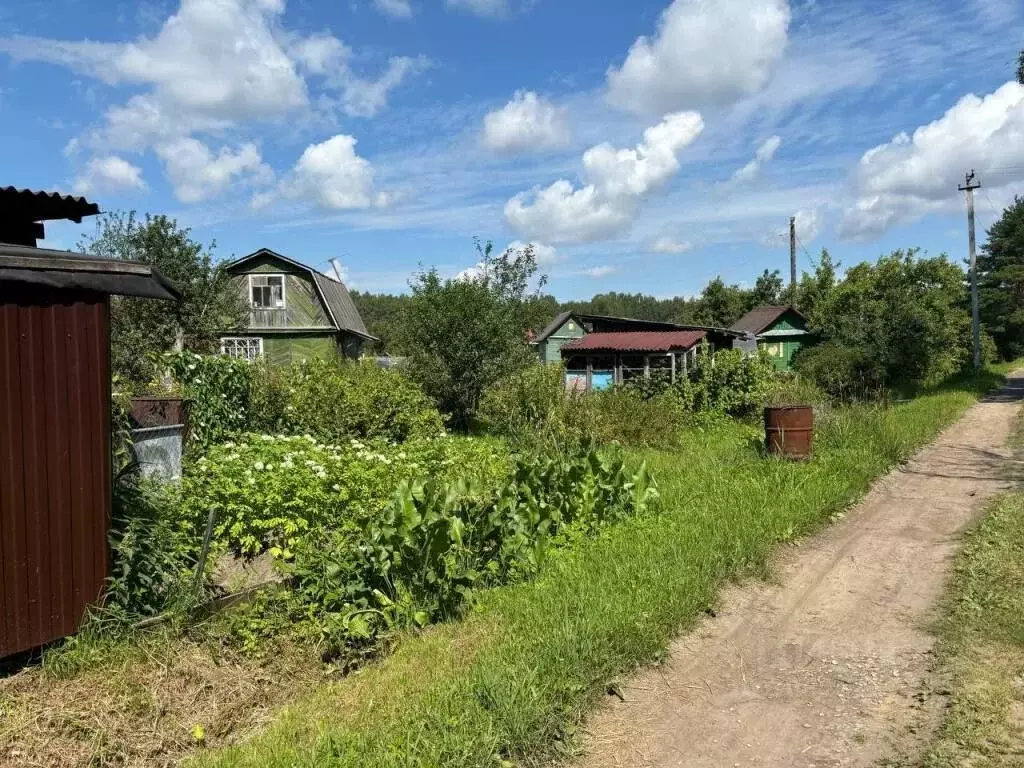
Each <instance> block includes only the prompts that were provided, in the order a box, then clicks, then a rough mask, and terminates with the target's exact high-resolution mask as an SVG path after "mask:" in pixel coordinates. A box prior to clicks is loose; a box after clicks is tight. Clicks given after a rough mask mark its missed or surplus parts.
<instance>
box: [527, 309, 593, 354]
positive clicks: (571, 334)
mask: <svg viewBox="0 0 1024 768" xmlns="http://www.w3.org/2000/svg"><path fill="white" fill-rule="evenodd" d="M570 326H571V327H570ZM585 335H586V331H584V330H583V329H582V328H581V327H580V324H579V323H577V322H576V320H574V319H573V318H569V319H568V320H566V321H565V322H564V323H562V325H561V326H560V327H559V328H558V330H557V331H555V332H554V333H552V334H551V335H550V336H548V337H547V338H546V339H544V341H542V342H540V343H539V344H538V345H537V351H538V353H539V354H540V359H541V361H542V362H545V363H560V362H562V347H563V346H564V345H565V344H568V343H569V342H570V341H573V340H575V339H581V338H583V337H584V336H585Z"/></svg>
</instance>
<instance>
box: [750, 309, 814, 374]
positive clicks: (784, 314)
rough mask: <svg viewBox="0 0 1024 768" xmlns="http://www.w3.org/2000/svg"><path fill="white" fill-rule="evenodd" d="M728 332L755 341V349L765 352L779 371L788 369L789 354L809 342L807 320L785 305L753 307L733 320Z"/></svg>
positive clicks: (790, 365)
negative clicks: (730, 331) (736, 333)
mask: <svg viewBox="0 0 1024 768" xmlns="http://www.w3.org/2000/svg"><path fill="white" fill-rule="evenodd" d="M731 330H733V331H737V332H739V333H742V334H744V335H745V336H746V337H747V338H751V337H752V338H754V339H756V341H757V348H758V350H763V351H765V352H767V353H768V355H769V356H770V357H771V358H772V361H773V362H774V363H775V369H776V370H779V371H789V370H792V367H793V355H795V354H796V353H797V352H798V351H799V350H801V349H803V348H804V347H806V346H808V345H809V344H810V343H811V341H812V336H811V334H810V332H809V331H808V330H807V318H806V317H804V316H803V315H802V314H801V313H800V312H799V311H797V310H796V309H795V308H794V307H788V306H775V305H768V304H766V305H764V306H760V307H755V308H754V309H752V310H750V311H749V312H747V314H745V315H744V316H743V317H741V318H740V319H739V320H737V321H736V322H735V323H734V324H733V326H732V329H731Z"/></svg>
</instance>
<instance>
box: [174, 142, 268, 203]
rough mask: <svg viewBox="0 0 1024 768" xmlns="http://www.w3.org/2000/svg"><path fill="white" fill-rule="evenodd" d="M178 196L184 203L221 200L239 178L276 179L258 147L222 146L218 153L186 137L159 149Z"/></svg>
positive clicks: (247, 145) (255, 179)
mask: <svg viewBox="0 0 1024 768" xmlns="http://www.w3.org/2000/svg"><path fill="white" fill-rule="evenodd" d="M156 154H157V156H158V157H159V158H160V159H161V160H162V161H163V163H164V168H165V169H166V171H167V178H168V179H169V180H170V182H171V184H172V185H173V186H174V195H175V197H177V198H178V200H180V201H181V202H183V203H198V202H202V201H203V200H209V199H210V198H213V197H217V196H218V195H220V194H222V193H223V192H224V190H226V189H227V188H228V187H229V186H231V184H232V183H233V182H234V181H235V180H236V179H239V178H244V179H247V180H249V181H265V180H269V178H271V177H272V176H273V172H272V171H271V170H270V168H269V167H268V166H267V165H265V164H264V163H263V160H262V158H261V157H260V151H259V149H258V148H257V147H256V145H255V144H243V145H242V146H240V147H238V149H236V150H232V149H230V148H228V147H222V148H221V150H220V152H218V153H217V154H214V153H213V152H212V151H211V150H210V148H209V147H207V146H206V145H205V144H203V143H202V142H201V141H199V140H198V139H193V138H182V139H177V140H176V141H172V142H168V143H166V144H159V145H157V147H156Z"/></svg>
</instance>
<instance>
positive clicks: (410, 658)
mask: <svg viewBox="0 0 1024 768" xmlns="http://www.w3.org/2000/svg"><path fill="white" fill-rule="evenodd" d="M998 380H999V379H998V377H994V376H988V377H983V378H981V379H972V380H965V381H962V382H960V383H959V384H958V385H954V386H950V387H947V388H945V389H943V390H942V391H939V392H935V393H932V394H930V395H927V396H924V397H921V398H919V399H917V400H915V401H913V402H910V403H906V404H902V405H898V406H895V407H892V408H888V409H883V408H872V407H857V408H855V409H851V410H845V411H839V412H836V413H834V414H833V415H832V416H831V417H830V423H829V424H828V425H827V426H825V427H824V428H823V430H822V431H821V432H820V434H819V439H818V444H817V449H816V454H815V457H814V459H813V461H811V462H808V463H805V464H794V463H787V462H783V461H778V460H774V459H766V458H763V457H762V456H761V455H760V451H759V447H758V438H759V434H760V433H759V430H757V429H755V428H752V427H749V426H743V425H726V426H723V427H720V428H715V429H713V430H709V431H707V432H703V433H701V432H694V433H691V434H690V435H688V437H687V439H686V441H685V444H684V446H683V447H682V448H681V449H680V450H678V451H674V452H672V453H655V452H648V453H643V454H638V458H644V459H646V460H647V461H648V462H649V464H650V466H651V468H652V470H653V471H654V473H655V476H656V477H657V478H658V479H659V482H660V487H661V492H662V496H663V500H664V504H663V511H662V512H661V513H660V514H656V515H650V516H647V517H644V518H638V519H634V520H631V521H628V522H626V523H623V524H621V525H618V526H615V527H613V528H611V529H608V530H607V531H606V532H604V533H603V534H602V535H601V536H600V537H599V538H597V539H593V540H589V541H585V542H583V543H581V544H580V545H579V546H577V547H575V548H574V549H572V550H566V551H565V552H563V553H561V555H560V556H559V557H557V558H556V559H554V560H552V561H551V562H549V564H548V565H547V566H546V568H545V569H544V571H543V572H542V574H541V576H540V577H539V578H538V579H537V580H535V581H533V582H530V583H526V584H520V585H517V586H512V587H506V588H501V589H496V590H493V591H491V592H489V593H486V594H485V595H484V596H483V597H482V599H481V601H480V604H479V606H478V608H477V610H475V611H474V612H473V613H472V614H471V615H469V616H468V617H466V618H465V619H464V620H463V621H462V622H459V623H452V624H448V625H444V626H440V627H435V628H433V629H432V630H430V631H428V632H426V633H424V634H423V635H421V636H419V637H416V638H409V639H407V640H406V641H404V642H403V643H401V644H400V645H399V648H398V650H397V651H396V653H395V654H394V655H393V656H392V657H390V658H389V659H387V660H385V661H383V662H381V663H380V664H378V665H376V666H374V667H371V668H368V669H366V670H364V671H363V672H362V673H360V674H358V675H354V676H353V677H351V678H349V679H347V680H344V681H340V682H337V683H333V684H330V685H327V686H324V687H323V688H321V689H320V690H318V691H316V692H314V693H313V694H311V695H310V696H309V697H308V698H307V699H305V700H303V701H300V702H297V703H296V704H294V705H293V706H292V707H290V708H289V709H288V710H287V711H286V712H285V714H284V715H283V716H282V717H281V718H280V719H279V720H278V721H277V722H276V723H275V724H274V725H272V726H271V727H270V728H268V729H267V730H265V731H264V732H262V733H261V734H259V735H257V736H256V737H254V738H253V739H252V740H250V741H249V742H247V743H245V744H242V745H240V746H237V747H234V748H231V749H228V750H226V751H222V752H217V753H210V754H207V755H202V756H200V757H199V759H198V763H199V764H200V765H203V766H219V767H221V768H228V767H234V766H367V767H368V768H369V767H370V766H373V767H374V768H378V767H385V766H423V767H426V766H439V767H440V766H451V767H452V768H456V767H458V768H463V767H464V766H502V765H537V764H541V763H544V762H545V761H548V760H550V759H551V758H557V757H559V756H562V755H565V754H568V753H571V752H572V751H573V750H574V749H576V748H577V746H578V741H577V740H576V738H575V734H576V732H577V729H578V727H579V725H580V723H581V722H582V720H583V718H584V717H585V715H586V713H587V712H588V710H590V709H591V708H592V707H593V706H594V705H595V703H597V702H598V701H599V700H600V698H601V696H602V695H604V694H605V692H606V690H607V689H608V686H609V685H610V684H612V683H614V682H615V681H616V680H619V679H621V678H622V677H623V676H624V675H625V674H628V673H629V671H630V670H631V669H633V668H635V667H636V666H637V665H639V664H644V663H649V662H652V661H655V660H657V659H658V658H660V657H661V656H662V655H663V654H664V653H665V649H666V647H667V645H668V643H669V641H670V640H671V639H672V638H673V637H674V636H675V635H677V634H678V633H679V632H681V631H684V630H686V629H687V628H688V627H691V626H692V625H693V623H694V622H695V621H696V620H697V619H698V618H699V617H700V615H701V614H702V613H703V612H705V611H706V610H708V609H709V608H711V607H713V606H714V604H715V596H716V593H717V591H718V589H719V588H720V587H721V586H722V584H723V583H724V582H726V581H727V580H729V579H731V578H736V577H739V576H743V575H749V574H763V573H765V571H766V563H767V561H768V558H769V557H770V554H771V552H772V550H773V547H774V546H775V545H777V544H778V543H779V542H784V541H790V540H793V539H794V538H796V537H799V536H801V535H804V534H806V533H808V532H810V531H813V530H814V529H816V528H817V527H819V526H821V525H823V524H825V523H827V522H828V521H829V520H830V518H832V517H833V516H834V515H835V514H837V513H840V512H841V511H842V510H844V509H845V508H847V507H848V506H849V505H850V504H851V503H853V502H854V501H856V500H857V499H858V498H859V497H860V496H861V495H862V494H863V493H864V492H865V490H866V489H867V488H868V486H869V484H870V482H871V481H872V480H873V479H874V478H875V477H877V476H878V475H879V474H881V473H883V472H885V471H886V470H887V469H888V468H890V467H892V466H893V465H894V464H896V463H897V462H899V461H900V460H902V459H904V458H906V457H907V456H908V455H909V454H911V453H912V452H913V451H914V450H915V449H916V448H917V447H919V446H920V445H922V444H924V443H926V442H928V441H929V440H930V439H932V438H933V437H934V436H935V434H936V433H937V432H938V431H939V429H940V428H942V427H943V426H945V425H947V424H949V423H950V422H952V421H953V420H954V419H955V418H957V417H958V416H959V415H960V414H961V413H962V412H963V411H964V410H965V409H966V408H967V407H968V406H970V405H971V404H972V403H973V402H974V401H975V400H976V399H977V396H978V394H979V393H980V392H981V391H983V390H984V389H986V388H987V387H989V386H991V385H993V384H995V383H997V382H998Z"/></svg>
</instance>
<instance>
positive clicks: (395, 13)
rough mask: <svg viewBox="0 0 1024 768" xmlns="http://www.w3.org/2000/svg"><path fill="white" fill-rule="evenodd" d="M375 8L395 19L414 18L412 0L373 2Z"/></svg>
mask: <svg viewBox="0 0 1024 768" xmlns="http://www.w3.org/2000/svg"><path fill="white" fill-rule="evenodd" d="M373 7H374V8H376V9H377V10H378V11H380V12H381V13H383V14H384V15H385V16H390V17H391V18H393V19H411V18H412V2H410V0H373Z"/></svg>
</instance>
